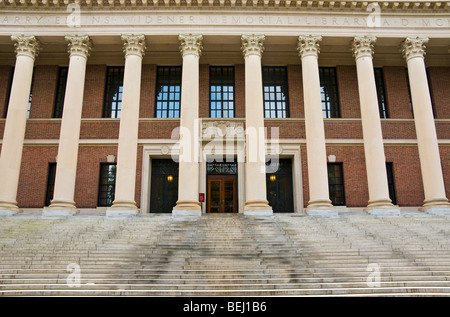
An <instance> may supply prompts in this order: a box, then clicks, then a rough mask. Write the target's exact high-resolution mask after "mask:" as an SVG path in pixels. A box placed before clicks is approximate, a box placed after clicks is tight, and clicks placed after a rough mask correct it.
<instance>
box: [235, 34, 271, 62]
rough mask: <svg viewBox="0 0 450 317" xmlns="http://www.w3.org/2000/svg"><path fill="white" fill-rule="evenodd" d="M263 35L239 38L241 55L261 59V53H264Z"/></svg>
mask: <svg viewBox="0 0 450 317" xmlns="http://www.w3.org/2000/svg"><path fill="white" fill-rule="evenodd" d="M265 38H266V37H265V36H264V34H244V35H242V36H241V41H242V47H241V49H242V53H243V54H244V57H247V56H249V55H258V56H259V57H262V53H263V51H264V46H263V43H264V40H265Z"/></svg>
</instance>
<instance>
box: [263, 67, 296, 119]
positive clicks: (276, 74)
mask: <svg viewBox="0 0 450 317" xmlns="http://www.w3.org/2000/svg"><path fill="white" fill-rule="evenodd" d="M262 76H263V91H264V95H263V96H264V110H265V111H264V114H265V117H266V118H287V117H289V98H288V84H287V70H286V67H275V66H264V67H263V69H262ZM268 110H271V111H268Z"/></svg>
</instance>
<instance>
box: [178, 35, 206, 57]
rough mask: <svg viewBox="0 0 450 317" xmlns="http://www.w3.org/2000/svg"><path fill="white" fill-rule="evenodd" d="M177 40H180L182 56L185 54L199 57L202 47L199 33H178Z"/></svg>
mask: <svg viewBox="0 0 450 317" xmlns="http://www.w3.org/2000/svg"><path fill="white" fill-rule="evenodd" d="M178 40H179V41H180V52H181V55H182V56H183V57H184V56H186V55H196V56H198V57H200V55H201V54H202V49H203V46H202V40H203V36H202V35H201V34H180V35H179V36H178Z"/></svg>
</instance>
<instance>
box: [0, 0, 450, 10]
mask: <svg viewBox="0 0 450 317" xmlns="http://www.w3.org/2000/svg"><path fill="white" fill-rule="evenodd" d="M74 3H75V4H77V5H79V6H82V7H88V8H116V7H118V8H123V7H133V8H134V7H199V8H202V7H232V8H233V7H243V8H245V7H257V8H289V9H294V10H295V9H319V10H327V9H347V10H366V9H368V8H369V9H371V8H373V4H374V2H370V1H341V0H336V1H295V0H219V1H214V0H175V1H169V0H75V1H74ZM67 4H68V1H67V0H31V1H25V0H0V6H2V7H4V6H7V7H42V8H49V7H50V8H52V7H53V8H60V7H65V6H66V5H67ZM379 7H380V8H381V9H383V10H402V11H405V10H421V11H423V10H426V11H430V10H439V9H448V7H449V2H447V1H402V0H397V1H392V0H388V1H382V2H380V4H379Z"/></svg>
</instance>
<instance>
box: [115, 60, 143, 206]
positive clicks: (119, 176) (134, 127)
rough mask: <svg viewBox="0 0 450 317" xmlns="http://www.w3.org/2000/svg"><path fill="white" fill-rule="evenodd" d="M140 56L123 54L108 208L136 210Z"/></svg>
mask: <svg viewBox="0 0 450 317" xmlns="http://www.w3.org/2000/svg"><path fill="white" fill-rule="evenodd" d="M141 71H142V57H141V56H138V55H133V54H130V55H127V56H126V59H125V70H124V79H123V98H122V111H121V118H120V128H119V146H118V151H117V169H116V189H115V199H114V203H113V206H112V209H114V208H115V209H124V210H131V211H133V210H134V212H137V207H136V202H135V188H136V162H137V144H138V129H139V102H140V92H141Z"/></svg>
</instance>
